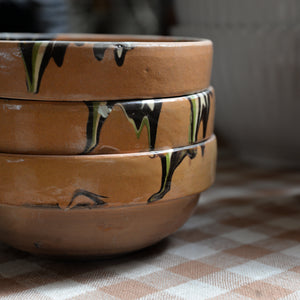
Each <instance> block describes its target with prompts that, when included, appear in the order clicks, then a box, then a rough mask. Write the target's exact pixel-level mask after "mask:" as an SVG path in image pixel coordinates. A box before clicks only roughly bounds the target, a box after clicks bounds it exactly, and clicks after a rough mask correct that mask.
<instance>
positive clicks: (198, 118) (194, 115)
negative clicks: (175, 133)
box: [148, 90, 212, 202]
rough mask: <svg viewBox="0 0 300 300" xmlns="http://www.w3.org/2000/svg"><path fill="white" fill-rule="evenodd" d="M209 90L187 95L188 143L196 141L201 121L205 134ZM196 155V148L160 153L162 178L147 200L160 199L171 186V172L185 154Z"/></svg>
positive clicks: (208, 107) (190, 156) (193, 156)
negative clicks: (157, 189) (188, 117)
mask: <svg viewBox="0 0 300 300" xmlns="http://www.w3.org/2000/svg"><path fill="white" fill-rule="evenodd" d="M211 95H212V92H211V90H208V91H205V92H202V93H199V94H196V95H193V96H189V97H188V100H189V102H190V105H191V113H190V127H189V144H190V145H191V144H195V143H196V142H197V136H198V132H199V128H200V124H201V122H203V137H205V136H206V130H207V123H208V117H209V109H210V96H211ZM204 151H205V146H204V145H202V146H201V155H202V156H204ZM196 155H197V149H194V150H183V151H179V152H175V154H173V152H172V151H170V152H169V153H168V154H166V155H160V159H161V167H162V180H161V187H160V190H159V191H158V192H157V193H155V194H154V195H152V196H151V197H150V198H149V199H148V202H154V201H157V200H160V199H162V198H163V197H164V196H165V195H166V194H167V193H168V192H169V191H170V188H171V182H172V177H173V174H174V172H175V170H176V168H177V167H178V166H179V165H180V164H181V162H182V161H183V160H184V158H185V157H186V156H188V157H189V158H190V159H194V158H195V157H196Z"/></svg>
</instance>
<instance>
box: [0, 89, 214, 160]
mask: <svg viewBox="0 0 300 300" xmlns="http://www.w3.org/2000/svg"><path fill="white" fill-rule="evenodd" d="M214 114H215V96H214V90H213V88H209V89H206V90H204V91H202V92H200V93H197V94H192V95H189V96H184V97H177V98H163V99H149V100H132V101H107V102H97V101H85V102H54V101H29V100H7V99H0V132H1V135H0V152H2V153H18V154H21V153H22V154H63V155H70V154H109V153H128V152H140V151H152V150H163V149H170V148H177V147H182V146H187V145H192V144H195V143H199V142H201V141H203V140H205V139H207V138H209V137H210V136H211V135H212V133H213V124H214Z"/></svg>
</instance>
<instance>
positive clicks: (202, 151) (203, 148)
mask: <svg viewBox="0 0 300 300" xmlns="http://www.w3.org/2000/svg"><path fill="white" fill-rule="evenodd" d="M204 151H205V145H201V155H202V157H203V156H204Z"/></svg>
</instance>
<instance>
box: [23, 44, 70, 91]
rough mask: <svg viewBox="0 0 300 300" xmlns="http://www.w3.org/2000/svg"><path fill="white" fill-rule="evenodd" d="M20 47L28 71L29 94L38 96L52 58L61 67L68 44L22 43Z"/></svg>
mask: <svg viewBox="0 0 300 300" xmlns="http://www.w3.org/2000/svg"><path fill="white" fill-rule="evenodd" d="M19 47H20V50H21V53H22V57H23V61H24V65H25V70H26V84H27V89H28V91H29V92H31V93H35V94H36V93H38V92H39V88H40V83H41V80H42V76H43V74H44V71H45V69H46V67H47V66H48V63H49V61H50V59H51V57H52V58H53V60H54V62H55V64H56V65H57V66H58V67H61V66H62V64H63V60H64V56H65V53H66V49H67V47H68V44H67V43H61V42H59V43H58V42H52V41H37V42H34V43H20V44H19Z"/></svg>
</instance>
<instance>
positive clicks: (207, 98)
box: [197, 91, 212, 137]
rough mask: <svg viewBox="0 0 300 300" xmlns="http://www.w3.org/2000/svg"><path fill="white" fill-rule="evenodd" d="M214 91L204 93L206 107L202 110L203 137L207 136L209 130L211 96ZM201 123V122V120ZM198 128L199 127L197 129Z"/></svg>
mask: <svg viewBox="0 0 300 300" xmlns="http://www.w3.org/2000/svg"><path fill="white" fill-rule="evenodd" d="M211 94H212V92H211V91H209V92H208V93H205V94H204V98H205V104H206V105H205V107H204V108H203V112H202V120H203V137H205V136H206V130H207V123H208V117H209V111H210V97H211ZM199 123H200V122H199ZM197 130H198V129H197Z"/></svg>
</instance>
